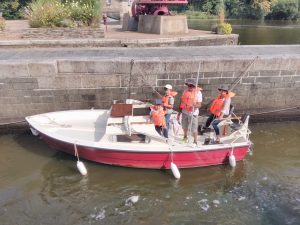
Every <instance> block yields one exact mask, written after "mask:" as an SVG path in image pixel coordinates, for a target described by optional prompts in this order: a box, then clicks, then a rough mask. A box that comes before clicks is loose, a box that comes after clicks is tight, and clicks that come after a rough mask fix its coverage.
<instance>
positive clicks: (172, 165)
mask: <svg viewBox="0 0 300 225" xmlns="http://www.w3.org/2000/svg"><path fill="white" fill-rule="evenodd" d="M171 170H172V173H173V175H174V177H175V178H176V179H180V172H179V170H178V168H177V166H176V165H175V163H173V162H171Z"/></svg>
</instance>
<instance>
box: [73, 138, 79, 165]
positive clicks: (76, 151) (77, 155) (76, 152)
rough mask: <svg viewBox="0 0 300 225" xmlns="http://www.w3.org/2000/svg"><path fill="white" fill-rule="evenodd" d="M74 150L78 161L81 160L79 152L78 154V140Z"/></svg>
mask: <svg viewBox="0 0 300 225" xmlns="http://www.w3.org/2000/svg"><path fill="white" fill-rule="evenodd" d="M74 150H75V156H76V157H77V161H79V154H78V150H77V145H76V142H75V143H74Z"/></svg>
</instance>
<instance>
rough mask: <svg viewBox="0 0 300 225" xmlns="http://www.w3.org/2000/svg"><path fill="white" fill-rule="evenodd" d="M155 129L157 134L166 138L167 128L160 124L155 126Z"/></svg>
mask: <svg viewBox="0 0 300 225" xmlns="http://www.w3.org/2000/svg"><path fill="white" fill-rule="evenodd" d="M155 130H156V131H157V133H159V135H163V136H164V137H165V138H168V130H167V128H165V127H162V126H155Z"/></svg>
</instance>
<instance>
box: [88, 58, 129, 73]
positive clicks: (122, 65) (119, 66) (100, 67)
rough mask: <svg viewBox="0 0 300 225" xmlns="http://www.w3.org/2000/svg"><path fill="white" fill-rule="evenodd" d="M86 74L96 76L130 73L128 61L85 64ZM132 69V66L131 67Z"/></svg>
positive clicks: (90, 62) (103, 61)
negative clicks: (94, 74)
mask: <svg viewBox="0 0 300 225" xmlns="http://www.w3.org/2000/svg"><path fill="white" fill-rule="evenodd" d="M86 67H87V73H97V74H110V73H114V74H123V73H128V74H129V73H130V68H131V66H130V61H129V60H101V61H100V60H99V61H88V62H86ZM133 67H134V66H133Z"/></svg>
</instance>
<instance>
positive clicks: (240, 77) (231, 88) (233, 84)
mask: <svg viewBox="0 0 300 225" xmlns="http://www.w3.org/2000/svg"><path fill="white" fill-rule="evenodd" d="M258 58H259V57H258V56H256V57H255V58H254V59H253V60H252V61H251V62H250V64H249V65H248V66H247V68H246V70H245V71H244V72H242V73H241V74H240V76H238V77H237V79H236V80H235V81H233V83H231V84H230V86H231V87H230V88H229V90H230V91H232V90H233V89H234V88H235V86H236V85H238V83H239V82H240V81H241V80H242V79H243V78H244V76H245V75H246V74H247V72H248V71H249V69H250V68H251V66H252V65H253V64H254V62H255V61H256V60H257V59H258ZM248 76H249V74H248ZM248 76H247V77H248Z"/></svg>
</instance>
